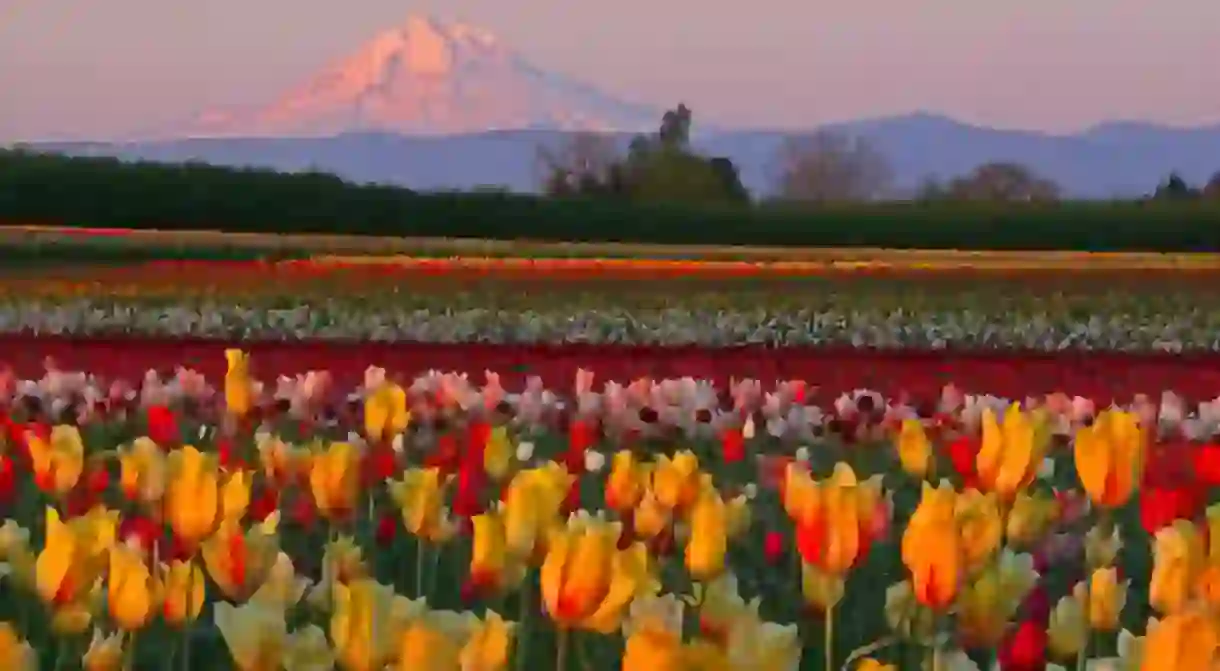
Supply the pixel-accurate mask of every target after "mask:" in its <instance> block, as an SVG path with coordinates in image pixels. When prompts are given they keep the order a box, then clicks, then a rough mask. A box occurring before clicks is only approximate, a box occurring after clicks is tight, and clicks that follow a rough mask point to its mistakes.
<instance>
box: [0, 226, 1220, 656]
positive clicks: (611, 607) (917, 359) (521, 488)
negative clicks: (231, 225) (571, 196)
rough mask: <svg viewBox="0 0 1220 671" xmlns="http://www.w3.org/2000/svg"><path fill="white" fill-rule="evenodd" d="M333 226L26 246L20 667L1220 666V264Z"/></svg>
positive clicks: (15, 583)
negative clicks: (275, 233) (517, 244)
mask: <svg viewBox="0 0 1220 671" xmlns="http://www.w3.org/2000/svg"><path fill="white" fill-rule="evenodd" d="M31 230H33V229H31ZM40 231H41V232H40ZM18 232H19V233H21V234H22V235H25V234H26V233H27V232H28V231H27V232H21V231H18ZM34 233H37V234H38V235H45V234H49V233H47V232H46V231H44V230H42V229H38V230H37V231H34ZM10 234H12V231H10ZM31 234H33V233H31ZM129 234H130V235H135V234H133V233H130V232H128V233H122V232H120V233H116V234H114V235H115V237H119V238H126V237H128V236H129ZM98 235H100V234H98ZM140 235H145V234H144V233H141V234H140ZM148 235H152V233H148ZM158 235H159V234H158ZM167 235H170V234H167ZM172 235H178V234H172ZM217 235H220V234H217ZM323 242H326V241H320V242H318V246H319V249H317V250H314V255H313V256H308V257H303V258H292V259H288V260H277V261H273V260H265V261H225V262H219V261H206V262H205V261H173V262H170V261H159V262H151V263H122V264H105V263H94V264H90V263H84V262H82V263H79V264H58V265H55V264H44V265H37V266H28V267H24V266H23V267H22V268H21V269H20V270H19V271H18V270H9V271H5V270H4V269H3V268H2V267H0V364H2V365H0V420H3V427H2V429H3V430H0V518H2V520H3V521H2V523H0V592H2V593H3V594H2V597H0V671H9V670H13V671H30V670H34V669H38V670H43V669H45V670H48V671H49V670H54V671H62V670H73V671H74V670H77V669H80V670H82V671H143V670H145V669H147V670H150V671H154V670H167V671H168V670H173V671H188V670H195V671H213V670H222V671H223V670H228V669H235V670H237V671H280V670H281V669H282V670H284V671H330V670H332V669H333V670H338V671H386V670H388V671H414V670H416V669H419V670H424V671H501V670H503V671H610V670H612V669H623V670H624V671H652V670H653V669H658V670H659V671H704V670H707V671H795V670H796V669H802V670H820V669H827V670H830V669H833V670H839V669H843V670H845V671H854V670H856V669H860V670H865V671H886V670H894V671H900V670H906V669H921V670H923V669H926V670H928V671H972V670H976V669H977V670H979V671H991V670H992V669H1000V670H1002V671H1033V670H1038V671H1041V670H1044V669H1066V670H1073V669H1076V670H1082V671H1083V670H1090V671H1105V670H1123V669H1131V670H1136V669H1140V670H1148V671H1194V670H1196V669H1198V670H1207V671H1215V670H1216V669H1220V540H1217V537H1216V535H1215V534H1214V533H1213V532H1212V529H1220V502H1218V500H1217V499H1218V497H1216V496H1215V495H1214V494H1213V492H1214V491H1215V490H1216V488H1217V487H1220V398H1218V395H1220V335H1217V334H1220V282H1217V281H1216V279H1217V277H1220V262H1217V260H1216V259H1215V258H1212V257H1210V256H1202V255H1151V254H1149V255H1104V254H1102V255H1091V254H1086V253H1078V252H1073V253H1070V254H1068V253H1065V254H1057V253H1044V254H1040V255H1038V256H1032V255H1028V254H1024V253H1012V252H1005V253H961V252H925V251H893V250H891V251H885V250H872V251H869V252H867V253H862V252H859V251H856V252H851V253H847V252H843V251H842V250H840V251H835V252H831V251H827V250H822V251H817V250H812V251H807V252H802V253H800V254H796V253H793V254H790V255H781V256H768V255H766V254H763V253H762V252H759V254H763V255H762V256H757V257H751V256H749V255H743V253H741V252H740V251H735V252H732V253H729V252H725V253H724V254H722V255H718V256H717V257H716V258H715V260H707V259H700V258H693V257H684V256H683V255H681V254H674V255H672V256H666V257H662V256H655V257H648V258H643V257H639V258H631V257H630V256H629V255H627V254H625V253H624V254H621V255H620V254H613V255H611V254H604V255H598V254H593V253H591V251H590V250H583V249H582V250H581V253H580V254H576V253H573V254H571V255H570V256H568V257H564V258H560V257H558V256H556V257H551V258H542V257H535V258H519V257H515V256H513V255H512V254H507V253H506V254H498V253H497V254H493V253H491V252H490V251H488V252H487V253H486V254H485V255H484V254H480V255H478V256H465V255H461V253H450V254H449V255H444V254H434V255H426V254H416V253H415V251H413V250H402V249H398V248H392V247H388V248H387V249H386V250H385V251H386V252H389V253H396V254H400V255H398V256H382V257H369V256H353V254H365V253H367V252H366V251H365V250H357V249H351V250H349V249H346V248H338V249H337V250H336V251H333V253H326V252H327V250H326V249H323V248H324V247H325V245H324V244H323ZM124 244H126V243H124ZM259 244H268V245H279V244H282V243H281V241H279V240H273V241H266V240H264V241H261V242H259ZM327 244H329V243H327ZM437 244H440V243H437ZM471 244H474V243H471ZM510 251H511V250H510ZM620 251H621V250H620ZM814 252H817V253H814Z"/></svg>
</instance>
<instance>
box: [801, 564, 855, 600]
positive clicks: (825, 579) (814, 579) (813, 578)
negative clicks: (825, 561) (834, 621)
mask: <svg viewBox="0 0 1220 671" xmlns="http://www.w3.org/2000/svg"><path fill="white" fill-rule="evenodd" d="M846 586H847V580H846V579H845V578H844V577H843V576H842V575H840V574H836V573H830V572H827V571H823V570H822V569H820V568H818V567H817V566H814V565H813V564H807V563H805V562H801V596H803V597H804V598H805V603H807V604H809V605H810V606H813V607H814V608H816V609H818V610H820V611H823V612H825V611H828V610H830V609H831V608H834V607H835V606H837V605H839V602H840V601H842V600H843V592H844V590H845V588H846Z"/></svg>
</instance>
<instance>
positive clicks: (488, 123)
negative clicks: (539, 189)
mask: <svg viewBox="0 0 1220 671" xmlns="http://www.w3.org/2000/svg"><path fill="white" fill-rule="evenodd" d="M657 118H658V117H657V115H656V112H655V111H654V110H651V109H647V108H643V107H640V106H635V105H630V104H627V103H623V102H621V101H617V100H614V99H613V98H611V97H610V96H608V95H606V94H603V93H601V92H600V91H597V90H596V89H594V88H593V87H590V86H588V85H585V84H581V83H578V82H573V81H571V80H568V79H566V78H564V77H562V76H559V75H556V74H552V73H547V72H544V71H542V70H540V69H539V68H537V67H534V66H533V65H531V64H529V63H528V62H527V61H526V60H525V59H524V58H523V57H521V56H520V55H518V54H517V53H516V52H514V51H513V50H511V49H510V48H508V47H507V46H506V45H505V44H504V43H503V42H502V41H501V40H500V39H499V38H497V37H496V35H495V34H493V33H492V32H491V31H489V30H487V29H485V28H482V27H479V26H476V25H472V24H467V23H460V22H444V21H440V20H438V19H436V18H433V17H430V16H426V15H411V16H408V17H407V19H406V20H405V21H404V22H403V23H401V24H399V25H398V26H396V27H393V28H390V29H388V30H383V31H381V32H379V33H377V34H376V35H374V36H373V37H372V39H370V40H369V41H368V42H366V43H365V44H364V45H363V46H362V47H360V48H359V49H357V50H355V51H354V52H352V54H351V55H349V56H348V57H347V58H344V59H342V60H340V61H338V62H336V63H335V64H333V65H332V66H330V67H328V68H326V69H324V70H323V71H322V72H321V73H320V74H318V75H316V76H314V77H312V78H310V79H308V80H306V81H305V83H304V84H303V85H301V86H298V87H297V88H295V89H293V90H291V91H289V92H288V93H287V94H285V95H282V96H280V97H279V98H278V99H277V100H276V101H275V102H273V103H272V104H270V105H267V106H265V107H262V108H258V109H253V110H246V111H234V112H230V111H220V112H215V111H213V112H206V113H204V114H202V115H200V116H199V117H198V118H197V120H196V123H195V125H194V126H195V127H194V129H193V134H204V135H256V136H268V135H271V136H275V135H335V134H339V133H343V132H349V131H392V132H399V133H409V134H453V133H465V132H474V131H485V130H506V129H524V128H556V129H565V130H639V129H641V128H647V127H649V126H651V124H653V123H655V122H656V119H657Z"/></svg>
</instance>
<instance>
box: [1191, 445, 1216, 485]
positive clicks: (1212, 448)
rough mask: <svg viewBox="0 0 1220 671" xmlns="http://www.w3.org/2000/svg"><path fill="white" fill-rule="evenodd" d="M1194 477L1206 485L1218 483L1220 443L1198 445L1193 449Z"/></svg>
mask: <svg viewBox="0 0 1220 671" xmlns="http://www.w3.org/2000/svg"><path fill="white" fill-rule="evenodd" d="M1192 461H1193V462H1194V471H1195V477H1197V478H1198V479H1199V482H1200V483H1203V484H1205V485H1208V486H1212V487H1214V486H1216V485H1220V444H1216V443H1208V444H1206V445H1199V446H1198V447H1196V448H1195V449H1194V450H1193V459H1192Z"/></svg>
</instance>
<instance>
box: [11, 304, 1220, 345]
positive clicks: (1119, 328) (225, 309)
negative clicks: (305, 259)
mask: <svg viewBox="0 0 1220 671" xmlns="http://www.w3.org/2000/svg"><path fill="white" fill-rule="evenodd" d="M417 298H418V297H417ZM468 302H474V301H468ZM430 303H431V304H424V305H420V304H418V302H416V301H410V300H404V301H403V302H401V303H395V302H381V301H367V302H365V301H360V300H356V299H354V298H349V299H342V300H341V299H326V300H319V301H316V302H310V303H301V302H296V303H282V302H279V301H266V302H263V303H262V304H260V305H250V304H248V303H243V302H240V301H239V300H235V299H229V298H220V299H216V298H204V299H198V300H179V301H172V302H159V301H149V300H142V299H139V298H126V299H125V298H122V297H110V298H95V299H67V300H55V301H49V300H29V299H21V298H10V299H9V300H6V301H4V302H3V303H0V333H34V334H40V335H56V336H113V335H137V336H150V337H205V338H208V337H210V338H245V339H256V340H280V341H282V340H367V341H374V342H419V343H481V344H535V343H550V344H573V343H575V344H615V345H666V346H678V345H698V346H704V347H730V346H737V345H767V346H773V347H830V346H835V347H853V348H859V349H923V350H928V349H932V350H942V349H965V350H988V351H1004V350H1012V349H1016V350H1024V351H1044V352H1055V351H1065V350H1079V351H1118V352H1169V353H1178V352H1216V351H1220V335H1217V334H1220V312H1214V311H1204V310H1199V309H1192V310H1185V311H1181V312H1173V313H1156V314H1148V313H1147V312H1143V311H1131V312H1112V313H1111V312H1107V313H1083V314H1080V313H1076V314H1073V313H1045V312H1042V313H1037V312H1035V313H1032V314H1031V313H1028V312H1021V311H1015V312H1014V311H1002V305H993V306H984V305H979V306H971V307H962V308H959V309H950V310H938V309H929V310H923V309H920V308H919V307H917V306H913V307H907V308H902V307H897V308H893V309H886V308H880V307H877V306H875V305H869V304H860V305H855V306H848V305H843V306H831V307H818V308H814V307H798V308H794V309H784V308H782V307H780V308H772V307H770V306H764V305H761V304H756V305H755V306H754V307H752V308H746V307H743V308H741V309H736V310H726V309H724V308H723V307H707V308H702V307H696V308H692V307H686V306H683V305H679V304H676V305H673V306H670V307H659V308H646V309H637V308H632V307H621V306H607V307H605V308H580V307H574V306H571V305H565V304H564V303H563V302H556V303H549V304H548V303H546V301H542V302H541V303H540V304H538V305H536V306H534V307H525V308H523V309H503V308H500V307H496V306H494V304H484V305H466V306H463V305H460V304H458V305H454V304H447V301H435V300H434V301H430Z"/></svg>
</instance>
